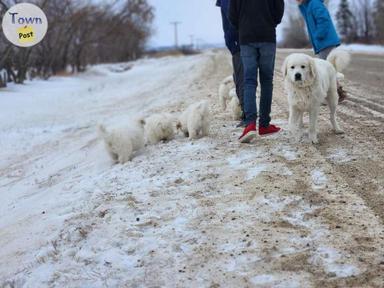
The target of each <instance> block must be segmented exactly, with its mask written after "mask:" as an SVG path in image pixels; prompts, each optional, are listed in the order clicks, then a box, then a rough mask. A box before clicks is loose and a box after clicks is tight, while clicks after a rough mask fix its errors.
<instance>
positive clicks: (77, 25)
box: [0, 0, 154, 85]
mask: <svg viewBox="0 0 384 288" xmlns="http://www.w3.org/2000/svg"><path fill="white" fill-rule="evenodd" d="M17 2H18V0H0V16H3V14H4V13H5V11H6V10H7V9H8V7H11V6H12V5H14V4H16V3H17ZM31 2H33V3H35V4H37V5H38V6H40V7H41V8H42V9H43V10H44V12H45V13H46V15H47V18H48V20H49V29H48V32H47V35H46V37H45V39H44V40H43V41H42V42H41V43H39V44H38V45H36V46H34V47H32V48H18V47H15V46H13V45H11V44H10V43H9V42H8V41H6V39H5V38H4V36H2V33H1V35H0V71H1V70H6V71H7V74H8V77H7V79H9V80H11V81H13V82H15V83H22V82H23V81H24V80H25V79H26V77H27V75H28V74H31V75H38V76H41V77H43V78H48V77H50V76H51V75H54V74H56V73H58V72H59V71H62V70H65V69H67V68H68V67H72V71H73V72H76V71H84V69H86V67H87V65H89V64H95V63H100V62H117V61H129V60H134V59H137V58H138V57H140V56H141V55H142V53H143V51H144V48H145V44H146V41H147V40H148V38H149V36H150V35H151V32H152V29H151V25H152V21H153V18H154V14H153V7H152V6H151V5H149V4H148V2H147V0H114V1H108V3H107V4H104V5H101V4H95V3H93V2H91V1H89V2H85V1H75V0H49V1H48V0H35V1H31ZM28 72H31V73H28ZM2 82H4V81H3V80H0V85H1V83H2Z"/></svg>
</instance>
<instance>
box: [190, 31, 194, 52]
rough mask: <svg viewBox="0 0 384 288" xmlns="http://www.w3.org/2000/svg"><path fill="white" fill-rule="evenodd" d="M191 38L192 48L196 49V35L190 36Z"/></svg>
mask: <svg viewBox="0 0 384 288" xmlns="http://www.w3.org/2000/svg"><path fill="white" fill-rule="evenodd" d="M189 37H190V38H191V48H192V49H193V48H194V47H195V35H193V34H192V35H189Z"/></svg>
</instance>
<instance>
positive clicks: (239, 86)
mask: <svg viewBox="0 0 384 288" xmlns="http://www.w3.org/2000/svg"><path fill="white" fill-rule="evenodd" d="M232 63H233V79H234V80H235V85H236V94H237V97H239V101H240V105H241V110H242V111H243V113H244V97H243V95H244V71H243V63H242V61H241V55H240V51H239V52H238V53H236V54H234V55H233V56H232Z"/></svg>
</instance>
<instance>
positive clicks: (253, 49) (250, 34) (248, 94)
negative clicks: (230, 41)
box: [229, 0, 284, 143]
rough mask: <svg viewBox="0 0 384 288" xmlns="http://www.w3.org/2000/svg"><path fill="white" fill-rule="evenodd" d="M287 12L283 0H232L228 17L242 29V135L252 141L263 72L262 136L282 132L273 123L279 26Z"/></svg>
mask: <svg viewBox="0 0 384 288" xmlns="http://www.w3.org/2000/svg"><path fill="white" fill-rule="evenodd" d="M283 14H284V0H257V1H256V0H231V1H230V7H229V20H230V22H231V23H232V25H233V26H235V28H236V29H237V31H238V32H239V41H240V50H241V58H242V62H243V68H244V112H245V123H246V128H245V129H244V132H243V134H242V135H241V137H240V138H239V140H240V142H242V143H249V142H251V141H252V140H253V139H254V138H255V137H256V136H257V133H256V119H257V107H256V88H257V85H258V83H257V76H258V74H259V73H260V85H261V98H260V113H259V114H260V115H259V133H258V134H259V135H269V134H273V133H276V132H279V131H280V128H279V127H277V126H275V125H272V124H270V122H271V117H270V114H271V106H272V94H273V76H274V69H275V57H276V27H277V25H279V24H280V23H281V20H282V18H283Z"/></svg>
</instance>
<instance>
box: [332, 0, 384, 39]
mask: <svg viewBox="0 0 384 288" xmlns="http://www.w3.org/2000/svg"><path fill="white" fill-rule="evenodd" d="M336 20H337V27H338V30H339V33H340V36H341V37H342V38H343V40H344V42H346V43H351V42H362V43H368V44H372V43H384V0H375V1H372V0H354V1H347V0H340V5H339V9H338V11H337V14H336Z"/></svg>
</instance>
